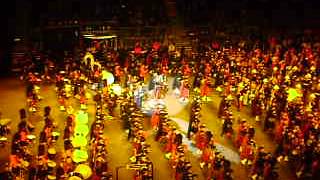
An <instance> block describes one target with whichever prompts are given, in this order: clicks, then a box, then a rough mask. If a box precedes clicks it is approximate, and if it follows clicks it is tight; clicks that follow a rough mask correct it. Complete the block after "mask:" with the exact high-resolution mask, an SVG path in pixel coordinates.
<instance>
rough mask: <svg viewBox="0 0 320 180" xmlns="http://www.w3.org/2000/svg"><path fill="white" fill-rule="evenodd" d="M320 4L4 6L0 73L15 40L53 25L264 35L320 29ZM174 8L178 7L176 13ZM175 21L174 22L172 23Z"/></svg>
mask: <svg viewBox="0 0 320 180" xmlns="http://www.w3.org/2000/svg"><path fill="white" fill-rule="evenodd" d="M319 3H320V2H319V1H316V0H47V1H45V0H42V1H39V0H13V1H6V2H2V5H1V6H0V7H1V9H0V13H1V19H0V20H1V23H2V28H1V32H2V33H1V35H0V36H1V37H0V40H1V42H0V59H1V67H6V66H3V65H6V64H8V63H9V62H10V52H11V50H12V47H13V46H14V43H13V38H14V37H16V36H22V37H24V38H25V39H26V40H30V41H34V40H38V38H39V37H35V36H34V35H35V34H39V32H40V31H41V29H42V28H43V27H45V26H47V25H48V22H49V21H51V20H56V21H60V20H61V21H64V20H75V19H76V20H80V21H93V20H116V21H117V22H118V25H119V26H135V25H136V24H137V23H135V21H134V22H133V23H132V19H140V18H141V19H143V21H144V23H142V24H141V25H142V26H145V25H159V24H168V23H171V24H172V23H179V24H183V25H184V26H186V27H193V26H202V25H205V26H207V25H210V26H217V27H223V26H225V25H234V24H235V25H237V26H235V28H238V27H241V26H257V27H260V28H262V29H267V30H268V29H270V31H271V30H274V29H276V30H283V29H304V28H312V29H319V27H320V6H319ZM170 4H171V5H172V4H174V5H173V6H174V7H172V6H170ZM174 15H176V16H175V17H172V16H174ZM61 31H65V30H61ZM65 33H69V34H72V33H73V32H68V31H66V32H65ZM44 34H46V33H44ZM51 34H52V33H51ZM53 34H54V32H53ZM44 36H45V35H44ZM56 36H58V35H56ZM50 38H55V41H57V40H56V39H59V37H54V36H51V37H50V36H49V39H50ZM44 39H46V38H44ZM47 39H48V38H47ZM53 42H54V41H53ZM65 45H66V46H67V45H68V43H67V42H66V44H65ZM69 45H70V43H69ZM61 48H64V47H63V46H62V47H61Z"/></svg>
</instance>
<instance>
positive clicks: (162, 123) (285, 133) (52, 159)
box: [1, 39, 320, 180]
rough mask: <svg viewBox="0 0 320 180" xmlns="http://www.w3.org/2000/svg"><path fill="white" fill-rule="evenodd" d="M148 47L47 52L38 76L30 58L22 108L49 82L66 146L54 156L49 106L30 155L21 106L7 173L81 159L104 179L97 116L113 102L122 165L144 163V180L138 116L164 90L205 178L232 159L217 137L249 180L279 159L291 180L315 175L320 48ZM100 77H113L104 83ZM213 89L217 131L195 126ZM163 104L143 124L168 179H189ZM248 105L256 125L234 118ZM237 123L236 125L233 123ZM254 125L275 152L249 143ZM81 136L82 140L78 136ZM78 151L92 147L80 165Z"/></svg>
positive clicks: (68, 167) (35, 108)
mask: <svg viewBox="0 0 320 180" xmlns="http://www.w3.org/2000/svg"><path fill="white" fill-rule="evenodd" d="M260 43H261V42H260ZM263 43H264V42H263ZM291 44H292V43H291ZM150 47H151V48H150V49H144V47H143V46H142V44H141V43H137V44H136V45H135V47H134V49H133V51H132V52H131V51H130V52H127V55H126V56H125V57H121V56H120V54H119V51H115V50H113V49H109V48H104V47H97V49H95V52H89V51H88V50H87V52H83V53H81V58H79V59H73V58H69V56H66V58H65V59H64V61H63V62H62V63H55V62H54V60H52V59H50V58H49V59H47V60H46V61H45V63H43V69H42V70H40V72H41V73H39V72H36V71H39V67H37V66H35V65H32V63H31V64H28V65H27V67H25V68H24V69H25V72H24V74H22V76H21V77H22V79H25V80H26V82H27V90H26V91H27V93H26V94H27V99H28V111H29V112H30V113H33V112H39V111H41V109H40V104H41V100H42V96H41V95H40V87H41V83H43V82H44V81H46V82H49V83H55V85H56V92H57V99H58V102H59V106H60V107H59V109H60V110H61V111H64V112H66V114H67V115H66V121H65V122H66V126H65V129H64V133H63V140H64V145H65V146H64V148H65V151H64V155H63V156H62V157H59V156H57V155H56V149H55V143H56V141H57V139H58V138H59V137H60V132H58V130H57V124H56V122H55V121H54V120H53V119H52V117H51V114H50V112H51V107H49V106H47V107H45V110H44V123H45V125H44V128H43V130H41V133H40V135H39V145H38V146H39V150H38V154H37V155H32V153H31V152H30V147H29V146H32V143H34V141H35V135H34V134H33V132H34V125H33V124H32V123H30V122H29V121H28V120H27V110H25V109H22V110H20V118H21V122H20V123H19V126H18V131H17V132H16V133H15V134H14V137H13V141H12V153H11V154H12V157H11V163H10V167H11V172H12V174H14V176H22V175H23V170H21V164H22V165H23V164H25V165H26V166H27V167H29V166H30V167H33V169H34V171H30V172H29V173H28V174H29V175H30V176H32V178H33V179H41V178H43V176H47V178H49V176H50V177H53V176H55V177H56V178H58V179H61V178H62V177H63V176H66V175H68V174H69V175H70V173H75V172H74V169H75V167H76V165H79V164H85V165H88V166H89V167H94V168H93V169H92V171H93V174H94V176H96V177H97V178H102V177H105V176H107V175H108V173H107V172H108V168H107V167H108V166H107V162H106V156H107V152H106V146H107V142H106V139H105V137H104V136H103V130H104V123H103V122H104V118H105V117H106V115H109V116H114V115H115V113H116V111H115V108H116V107H117V105H118V104H119V103H120V105H119V107H120V115H121V119H122V121H123V123H124V129H126V130H128V140H129V141H130V142H132V145H133V156H132V158H130V161H131V163H133V164H143V166H139V168H138V170H136V174H135V178H136V179H151V178H152V177H151V176H152V173H151V172H152V169H153V167H152V166H153V165H152V163H151V161H150V159H149V158H148V152H149V145H148V144H147V143H146V137H145V131H144V127H143V122H144V120H145V119H146V115H145V114H143V112H142V111H141V107H142V106H143V105H144V102H145V101H146V100H148V99H163V98H164V97H165V96H166V95H167V93H168V89H169V88H171V87H172V90H173V92H174V93H175V95H176V96H177V97H178V98H179V99H180V100H181V103H185V102H189V101H190V103H191V110H190V119H189V127H188V131H187V134H186V137H185V138H187V139H189V140H192V141H194V144H195V146H196V148H197V149H198V150H199V152H200V154H201V158H200V166H201V168H202V169H203V170H204V174H205V176H206V178H207V179H210V178H215V179H232V175H231V174H232V169H231V162H230V161H229V160H227V159H225V158H224V157H223V156H222V154H221V152H219V151H218V150H217V149H216V147H215V141H214V135H217V134H220V135H221V136H226V139H230V140H232V141H233V142H234V146H235V147H236V148H238V150H239V154H240V159H241V164H243V165H244V166H249V167H251V173H250V178H252V179H257V178H260V177H263V178H265V179H273V178H276V177H277V176H278V175H277V174H278V173H277V172H276V171H275V169H276V166H277V163H279V162H280V163H282V162H283V161H284V162H290V163H288V166H290V167H289V168H292V169H293V170H294V172H296V174H295V176H296V177H298V178H302V177H319V169H320V154H319V152H320V151H319V150H320V149H319V147H320V142H319V130H318V126H319V122H320V121H319V117H320V116H319V109H320V107H319V104H320V103H319V101H320V94H319V91H320V78H319V73H320V68H319V66H320V64H319V58H320V56H319V52H320V47H319V46H318V44H317V43H315V42H303V43H301V44H299V46H298V47H297V46H293V45H290V44H286V46H281V44H279V43H277V41H276V40H275V39H271V40H270V42H269V43H267V42H266V43H265V44H264V46H263V47H264V48H263V49H262V48H260V47H261V45H260V44H259V43H257V44H256V45H255V46H252V47H250V48H248V47H246V46H245V45H244V42H237V41H231V42H230V43H224V44H222V43H219V42H214V43H212V44H210V45H208V46H206V47H205V48H202V49H201V50H199V51H194V53H190V54H189V55H188V54H187V53H186V52H185V51H184V49H181V50H177V49H175V47H174V44H170V46H169V48H168V47H164V46H163V45H162V44H161V43H159V42H155V43H153V44H152V45H151V46H150ZM97 52H99V53H97ZM98 54H100V55H99V56H98ZM101 54H105V55H104V56H101ZM107 73H111V74H113V75H114V79H113V80H111V81H112V82H110V79H109V78H110V77H108V76H107ZM169 77H173V78H174V83H173V84H172V85H170V84H168V78H169ZM112 83H113V84H116V85H119V87H121V89H122V92H121V93H120V94H118V93H117V92H115V90H114V89H112V88H111V85H112ZM147 85H148V86H147ZM145 86H147V89H148V90H149V91H151V92H153V93H152V94H151V95H150V94H149V95H148V94H147V93H145V92H144V91H142V89H143V88H144V87H145ZM90 93H93V94H94V98H93V99H94V101H95V103H96V105H95V107H96V117H95V120H94V122H93V124H92V127H90V128H89V129H90V130H91V134H90V137H88V138H89V139H90V141H89V142H90V143H88V145H85V146H83V145H80V146H79V147H78V146H77V145H75V144H74V143H73V142H72V139H75V138H80V137H75V136H80V135H79V134H78V133H76V132H75V129H77V128H76V127H77V125H76V124H77V123H76V121H77V120H76V119H77V118H76V116H77V114H78V115H79V113H80V114H81V113H83V114H87V112H86V110H87V108H88V107H87V104H88V100H89V96H90ZM212 93H215V94H218V95H220V96H221V99H222V100H221V103H220V105H219V109H218V117H219V118H220V119H221V120H222V129H221V132H211V131H210V130H209V128H207V127H206V125H205V124H204V123H203V122H201V115H200V114H201V104H202V103H203V102H206V101H207V99H208V97H209V96H210V95H211V94H212ZM73 101H76V102H77V103H78V105H79V107H77V108H79V109H80V110H79V111H75V110H74V109H77V108H76V107H74V106H73V103H72V102H73ZM166 106H167V107H162V106H160V105H159V106H155V107H153V109H152V115H151V118H150V124H151V127H152V129H153V130H154V131H155V140H156V141H158V142H159V143H160V144H161V145H163V151H164V153H165V156H166V157H167V158H168V160H169V164H170V165H171V166H172V169H174V177H175V179H177V180H179V179H183V180H185V179H192V178H194V177H195V176H196V175H195V174H194V173H193V172H192V171H191V167H192V166H191V163H190V162H189V161H188V159H187V158H186V157H185V151H188V148H187V147H186V146H185V145H184V143H183V138H184V135H182V134H181V131H179V129H178V127H175V125H173V124H172V121H171V120H170V117H168V112H167V111H166V108H171V107H170V104H168V105H166ZM248 109H249V110H250V111H251V116H252V117H253V118H254V119H255V124H250V123H249V122H248V121H247V120H246V119H244V118H243V117H239V118H238V119H236V118H234V116H233V111H234V110H236V111H244V110H248ZM83 114H82V116H84V115H83ZM79 116H80V115H79ZM236 123H238V130H237V131H236V130H234V128H233V127H234V125H235V124H236ZM84 124H86V125H85V126H88V125H87V123H84ZM78 126H80V125H78ZM81 126H83V124H81ZM256 126H261V128H262V129H263V131H264V132H265V133H267V134H270V136H271V138H273V139H274V141H275V142H276V143H277V148H276V151H275V152H272V153H270V152H268V151H267V150H266V149H265V148H264V146H263V144H260V143H257V142H256V141H255V140H254V139H255V131H256V130H255V127H256ZM2 129H4V128H2ZM1 131H2V132H1V133H2V134H5V133H3V132H5V131H4V130H1ZM61 134H62V133H61ZM80 134H81V133H80ZM82 136H84V139H85V138H86V134H85V135H83V134H82ZM60 138H61V137H60ZM76 150H80V151H81V150H84V151H87V152H90V153H89V154H90V155H89V158H87V160H85V161H81V163H79V162H74V160H72V159H71V160H70V159H68V158H70V154H72V153H74V152H75V151H76ZM68 154H69V155H68ZM50 163H51V164H50ZM17 164H19V165H17ZM35 164H37V165H35ZM51 166H53V167H51ZM193 166H194V165H193ZM75 174H77V173H75ZM106 174H107V175H106ZM79 176H81V175H79ZM82 178H84V177H82Z"/></svg>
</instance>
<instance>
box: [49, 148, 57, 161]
mask: <svg viewBox="0 0 320 180" xmlns="http://www.w3.org/2000/svg"><path fill="white" fill-rule="evenodd" d="M56 154H57V152H56V149H55V148H49V149H48V158H49V159H50V160H54V159H55V158H56Z"/></svg>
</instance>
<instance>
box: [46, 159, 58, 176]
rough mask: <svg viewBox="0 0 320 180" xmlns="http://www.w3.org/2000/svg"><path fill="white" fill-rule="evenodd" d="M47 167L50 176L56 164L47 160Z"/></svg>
mask: <svg viewBox="0 0 320 180" xmlns="http://www.w3.org/2000/svg"><path fill="white" fill-rule="evenodd" d="M47 165H48V173H49V174H51V173H53V172H54V169H55V168H56V166H57V163H56V162H54V161H51V160H49V161H48V164H47Z"/></svg>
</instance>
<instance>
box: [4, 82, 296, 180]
mask: <svg viewBox="0 0 320 180" xmlns="http://www.w3.org/2000/svg"><path fill="white" fill-rule="evenodd" d="M170 82H171V80H170V81H169V85H170ZM41 95H42V96H43V98H44V99H43V100H42V101H41V111H40V112H38V113H35V114H29V117H30V119H31V121H32V123H33V124H35V126H36V130H35V135H37V137H38V135H39V133H40V130H41V129H42V127H43V125H44V123H43V118H42V116H43V107H44V106H47V105H49V106H51V107H52V116H53V118H54V119H55V120H56V121H57V122H58V124H59V127H58V129H59V130H60V132H63V129H64V121H65V119H66V113H65V112H61V111H59V109H58V102H57V99H56V94H55V90H54V86H48V85H44V86H42V87H41ZM220 99H221V98H220V97H219V95H218V94H216V93H213V94H212V95H211V96H210V100H209V101H208V102H206V103H205V104H204V105H203V106H202V110H201V115H202V117H201V121H202V122H203V123H205V124H206V125H207V127H208V128H209V129H210V130H212V132H213V133H214V135H215V139H216V143H217V144H216V146H217V148H218V149H219V150H221V151H223V154H224V155H225V156H226V157H227V158H228V159H230V160H231V161H232V162H233V164H232V167H233V169H234V177H235V179H248V178H247V177H248V172H249V171H250V169H249V168H246V167H244V166H242V165H240V163H239V155H238V150H237V149H236V148H234V146H233V145H232V142H231V141H230V140H228V139H225V138H223V137H220V133H221V127H222V122H221V120H220V119H219V118H217V109H218V106H219V103H220ZM164 103H165V104H166V105H167V106H168V107H169V108H168V110H169V115H170V117H172V119H173V120H174V121H175V122H176V123H177V125H178V126H179V127H180V130H181V131H182V132H184V131H186V125H187V123H188V118H189V109H190V106H189V104H188V103H185V102H180V101H179V99H178V98H177V97H176V96H175V94H174V92H173V91H172V89H169V92H168V95H167V96H166V97H165V99H164ZM72 104H73V106H74V107H75V109H78V108H79V105H78V104H77V103H75V102H72ZM25 107H26V98H25V87H24V84H23V83H22V82H21V81H19V80H16V79H15V78H6V79H1V85H0V111H1V112H2V114H3V118H10V119H12V124H11V127H12V133H14V132H16V127H17V124H18V122H19V113H18V112H19V109H20V108H25ZM94 111H95V110H94V104H93V102H92V100H91V101H89V105H88V112H89V124H90V123H92V121H93V117H94V113H95V112H94ZM233 112H234V116H235V117H238V115H240V116H241V117H244V118H246V119H247V121H248V122H249V123H250V124H252V125H254V127H256V137H255V139H256V142H257V144H259V145H264V146H265V148H266V149H267V150H270V151H271V152H273V150H274V149H275V144H274V143H273V141H272V139H271V138H270V137H269V136H268V135H266V134H265V133H264V132H263V131H262V128H261V124H258V123H256V122H255V121H254V119H253V118H251V117H250V115H249V110H248V109H246V108H244V109H243V110H242V111H241V112H237V111H236V110H235V109H234V111H233ZM234 128H235V129H236V128H237V123H235V127H234ZM145 129H146V130H147V132H148V134H149V136H148V138H147V141H148V143H149V144H150V145H151V149H152V152H151V153H150V154H149V157H150V159H151V161H152V162H153V164H154V169H155V171H154V179H155V180H163V179H167V180H169V179H174V178H173V174H172V171H171V168H170V167H169V165H168V161H167V160H166V159H165V158H164V153H163V152H162V151H161V147H160V145H159V143H158V142H155V141H154V139H153V133H152V130H151V128H150V124H149V122H148V119H147V118H146V122H145ZM104 134H105V136H106V137H107V138H108V139H109V145H108V153H109V160H108V161H109V167H110V170H112V171H113V174H114V177H115V174H116V172H115V169H116V167H119V166H122V165H125V164H126V163H127V162H128V161H129V158H130V156H131V154H132V148H131V144H130V142H128V141H127V133H126V132H125V131H124V130H123V129H122V123H121V120H119V117H118V115H117V116H116V117H115V118H114V119H113V120H107V121H106V123H105V132H104ZM10 140H11V137H10ZM184 142H185V143H187V144H188V146H189V150H190V151H189V153H188V154H187V158H189V160H190V161H191V163H192V165H193V170H194V171H195V172H196V173H197V174H199V175H200V176H199V179H204V178H203V176H202V175H201V174H202V173H201V169H200V166H199V161H198V155H197V153H196V149H195V148H194V147H193V146H192V142H190V141H187V140H186V139H185V140H184ZM34 147H37V143H36V144H35V146H34ZM57 149H58V152H59V151H60V152H62V150H63V141H62V138H59V141H58V142H57ZM34 152H36V148H34ZM9 153H10V148H9V146H7V147H5V148H3V149H1V153H0V170H1V171H3V170H4V164H5V162H6V161H8V158H9ZM284 165H285V164H284ZM284 165H280V179H290V180H292V179H294V177H293V176H292V174H293V173H292V172H290V171H289V170H288V168H283V167H282V166H284ZM130 174H131V172H130V170H126V169H125V168H121V169H120V170H119V179H120V180H127V179H128V177H130Z"/></svg>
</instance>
